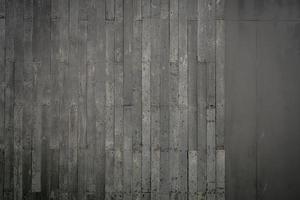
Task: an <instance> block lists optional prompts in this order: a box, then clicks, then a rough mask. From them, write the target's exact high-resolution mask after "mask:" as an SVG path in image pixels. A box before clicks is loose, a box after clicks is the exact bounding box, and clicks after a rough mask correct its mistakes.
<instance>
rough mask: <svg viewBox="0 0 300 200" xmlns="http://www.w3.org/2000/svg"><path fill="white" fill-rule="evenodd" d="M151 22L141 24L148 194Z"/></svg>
mask: <svg viewBox="0 0 300 200" xmlns="http://www.w3.org/2000/svg"><path fill="white" fill-rule="evenodd" d="M150 32H151V20H150V19H148V18H147V19H144V20H143V23H142V192H150V189H151V188H150V186H151V183H150V182H151V172H150V170H151V165H150V153H151V146H150V139H151V136H150V134H151V132H150V120H151V118H150V116H151V112H150V107H151V105H150V104H151V99H150V80H151V78H150V77H151V75H150V62H151V34H150Z"/></svg>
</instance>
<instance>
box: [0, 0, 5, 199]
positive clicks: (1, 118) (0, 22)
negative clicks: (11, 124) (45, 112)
mask: <svg viewBox="0 0 300 200" xmlns="http://www.w3.org/2000/svg"><path fill="white" fill-rule="evenodd" d="M0 15H1V16H2V17H1V19H0V46H1V47H0V74H1V75H0V176H1V180H0V188H1V189H0V199H1V200H3V198H4V177H5V175H4V173H5V171H4V168H5V167H4V166H5V156H4V152H5V148H4V147H5V146H4V144H5V48H4V47H5V1H4V0H2V1H0Z"/></svg>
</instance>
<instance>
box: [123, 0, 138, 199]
mask: <svg viewBox="0 0 300 200" xmlns="http://www.w3.org/2000/svg"><path fill="white" fill-rule="evenodd" d="M133 11H134V1H132V0H129V1H124V74H123V75H124V77H123V81H124V88H123V89H124V91H123V94H124V96H123V98H124V99H123V104H124V105H123V106H124V107H123V108H124V113H123V114H124V140H123V149H124V152H123V158H124V167H123V175H124V185H123V191H124V199H132V188H133V184H132V183H133V181H132V179H133V178H132V176H133V169H132V167H133V163H132V161H133V160H132V158H133V154H132V153H133V152H132V150H133V148H132V144H133V131H134V121H133V112H134V109H133V107H134V106H133V104H134V99H133V98H134V96H133V93H134V79H135V77H134V76H136V74H133V71H134V68H133V44H134V43H133V42H134V36H133V26H134V25H133V21H134V13H133Z"/></svg>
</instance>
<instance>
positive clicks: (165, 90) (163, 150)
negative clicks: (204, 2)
mask: <svg viewBox="0 0 300 200" xmlns="http://www.w3.org/2000/svg"><path fill="white" fill-rule="evenodd" d="M167 7H168V9H167V10H166V11H165V12H166V13H164V16H162V13H161V17H162V18H163V17H166V16H169V5H168V6H167ZM160 27H161V29H160V35H161V61H160V63H161V64H160V65H161V75H160V88H159V89H160V116H159V118H160V124H159V125H160V141H159V142H160V188H159V192H160V198H161V199H169V191H170V170H169V150H170V148H169V136H170V131H169V130H170V127H169V122H170V121H169V116H170V115H169V110H170V106H169V95H170V90H169V89H170V82H169V77H170V73H169V68H170V65H169V51H170V43H169V34H170V33H169V19H165V18H163V19H162V20H161V25H160Z"/></svg>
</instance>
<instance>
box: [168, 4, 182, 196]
mask: <svg viewBox="0 0 300 200" xmlns="http://www.w3.org/2000/svg"><path fill="white" fill-rule="evenodd" d="M178 25H179V21H178V1H177V0H175V1H170V36H169V37H170V55H169V62H170V68H169V84H170V88H169V90H170V96H169V106H170V118H169V120H170V122H169V123H170V124H169V125H170V136H169V145H170V150H169V156H170V157H169V159H170V166H169V167H170V169H169V170H170V177H169V178H170V186H171V188H170V189H171V190H170V199H175V198H177V196H178V191H179V167H180V166H179V165H180V161H179V142H180V141H179V120H180V116H179V99H178V97H179V84H178V83H179V82H178V81H179V77H178V76H179V68H178V67H179V66H178V65H179V61H178V42H179V32H178V31H179V29H178Z"/></svg>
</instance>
